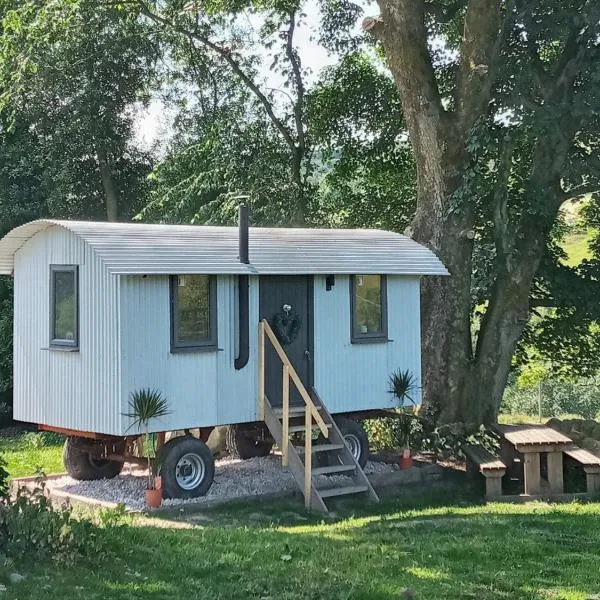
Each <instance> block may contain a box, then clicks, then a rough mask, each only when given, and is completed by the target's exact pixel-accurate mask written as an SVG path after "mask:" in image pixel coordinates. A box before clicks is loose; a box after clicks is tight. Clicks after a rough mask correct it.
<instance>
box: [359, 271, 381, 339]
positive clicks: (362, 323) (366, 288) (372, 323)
mask: <svg viewBox="0 0 600 600" xmlns="http://www.w3.org/2000/svg"><path fill="white" fill-rule="evenodd" d="M350 306H351V310H352V319H351V322H352V332H351V341H352V343H361V342H364V343H366V342H387V341H388V327H387V280H386V277H385V275H353V276H352V277H351V278H350Z"/></svg>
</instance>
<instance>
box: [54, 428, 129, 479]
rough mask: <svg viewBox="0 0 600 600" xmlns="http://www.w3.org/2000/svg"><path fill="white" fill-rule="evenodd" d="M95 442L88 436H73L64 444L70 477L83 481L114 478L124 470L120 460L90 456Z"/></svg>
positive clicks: (66, 464) (65, 463) (64, 460)
mask: <svg viewBox="0 0 600 600" xmlns="http://www.w3.org/2000/svg"><path fill="white" fill-rule="evenodd" d="M93 445H94V442H93V441H91V440H88V439H86V438H81V437H76V436H71V437H68V438H67V439H66V440H65V445H64V446H63V463H64V465H65V469H66V471H67V473H68V474H69V476H70V477H72V478H73V479H79V480H83V481H90V480H93V479H112V478H113V477H116V476H117V475H118V474H119V473H120V472H121V471H122V470H123V462H122V461H120V460H97V459H93V458H92V457H91V456H90V453H89V451H90V449H91V447H92V446H93Z"/></svg>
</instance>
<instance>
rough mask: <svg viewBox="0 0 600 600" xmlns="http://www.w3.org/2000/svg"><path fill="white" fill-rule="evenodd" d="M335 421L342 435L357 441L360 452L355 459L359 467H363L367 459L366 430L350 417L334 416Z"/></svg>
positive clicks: (367, 438)
mask: <svg viewBox="0 0 600 600" xmlns="http://www.w3.org/2000/svg"><path fill="white" fill-rule="evenodd" d="M335 423H336V425H337V426H338V427H339V429H340V431H341V432H342V435H343V436H344V437H347V436H352V437H353V438H354V440H355V441H356V442H357V443H358V447H359V448H360V454H359V456H357V457H356V459H357V460H358V464H359V465H360V466H361V468H364V466H365V465H366V464H367V460H368V459H369V437H368V436H367V432H366V431H365V430H364V429H363V426H362V425H361V424H360V423H357V422H356V421H353V420H352V419H346V418H345V417H338V418H336V419H335Z"/></svg>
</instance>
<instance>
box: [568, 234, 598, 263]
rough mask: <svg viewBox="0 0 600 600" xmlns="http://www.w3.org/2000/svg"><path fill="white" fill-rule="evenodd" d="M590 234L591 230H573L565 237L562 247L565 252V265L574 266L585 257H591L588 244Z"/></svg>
mask: <svg viewBox="0 0 600 600" xmlns="http://www.w3.org/2000/svg"><path fill="white" fill-rule="evenodd" d="M592 235H593V230H592V229H588V230H587V231H576V232H573V233H571V234H569V235H568V236H567V237H566V238H565V240H564V242H563V244H562V248H563V250H564V251H565V252H566V254H567V260H565V261H564V262H565V264H566V265H568V266H569V267H576V266H577V265H579V264H581V261H582V260H584V259H585V258H591V254H590V251H589V248H588V244H589V242H590V240H591V237H592Z"/></svg>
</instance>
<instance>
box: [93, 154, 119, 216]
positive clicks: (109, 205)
mask: <svg viewBox="0 0 600 600" xmlns="http://www.w3.org/2000/svg"><path fill="white" fill-rule="evenodd" d="M98 169H99V170H100V177H101V179H102V187H103V188H104V200H105V202H106V218H107V220H108V221H112V222H116V221H118V220H119V191H118V190H117V185H116V183H115V180H114V177H113V174H112V170H111V167H110V164H109V162H108V160H107V158H106V154H105V153H104V152H103V151H102V150H99V151H98Z"/></svg>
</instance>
